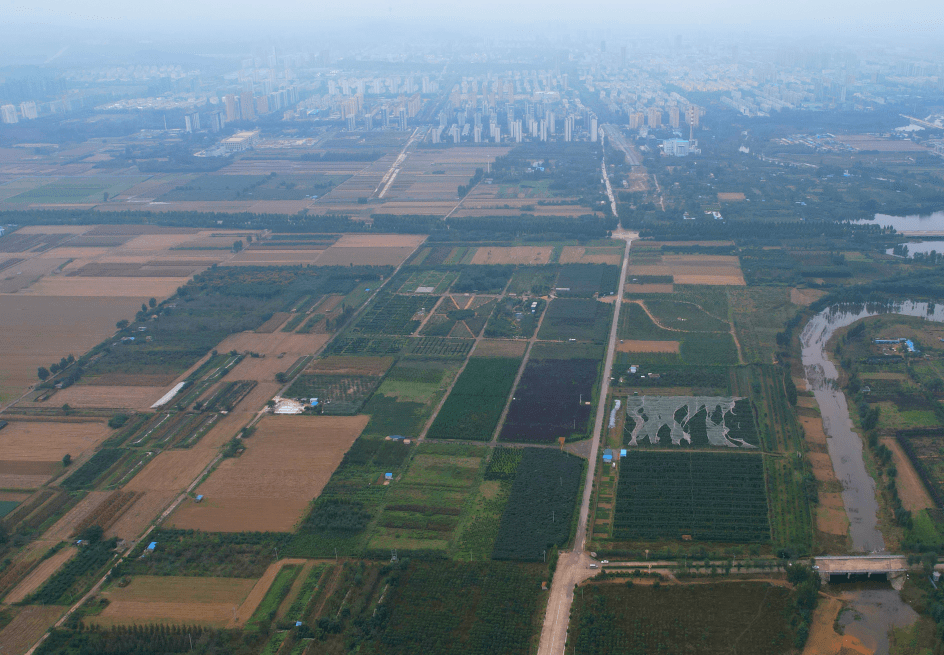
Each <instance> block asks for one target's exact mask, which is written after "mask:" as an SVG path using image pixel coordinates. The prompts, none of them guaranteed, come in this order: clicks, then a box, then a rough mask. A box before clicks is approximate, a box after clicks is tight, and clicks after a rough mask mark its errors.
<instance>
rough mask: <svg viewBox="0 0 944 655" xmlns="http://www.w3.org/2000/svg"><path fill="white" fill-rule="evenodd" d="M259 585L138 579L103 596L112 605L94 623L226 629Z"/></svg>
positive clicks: (171, 578)
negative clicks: (198, 626)
mask: <svg viewBox="0 0 944 655" xmlns="http://www.w3.org/2000/svg"><path fill="white" fill-rule="evenodd" d="M270 584H271V583H270ZM255 585H256V581H255V580H246V579H242V578H193V577H176V576H135V577H133V578H132V579H131V583H130V584H129V585H128V586H127V587H118V586H113V587H111V588H110V589H108V590H107V591H105V592H103V593H102V597H103V598H107V599H108V600H109V601H110V602H109V605H108V606H107V607H106V608H105V610H104V611H103V612H102V613H101V614H99V615H98V616H96V617H92V618H91V620H90V621H91V622H92V623H97V624H99V625H105V626H112V625H128V624H138V625H141V624H152V623H175V624H180V623H187V624H190V623H194V624H197V625H210V626H214V627H218V628H222V627H224V626H225V625H226V624H227V623H229V622H230V621H232V619H233V608H234V607H236V606H238V605H240V604H242V603H243V602H245V600H246V597H247V596H248V595H249V593H250V592H251V591H252V589H253V587H254V586H255Z"/></svg>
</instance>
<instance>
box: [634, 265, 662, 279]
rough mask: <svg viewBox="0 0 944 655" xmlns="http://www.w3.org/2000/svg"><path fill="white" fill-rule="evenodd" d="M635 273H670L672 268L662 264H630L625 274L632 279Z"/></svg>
mask: <svg viewBox="0 0 944 655" xmlns="http://www.w3.org/2000/svg"><path fill="white" fill-rule="evenodd" d="M636 275H669V276H671V275H672V269H671V268H669V267H668V266H666V265H664V264H630V265H629V267H628V269H627V271H626V276H627V277H628V278H630V279H632V278H633V277H634V276H636Z"/></svg>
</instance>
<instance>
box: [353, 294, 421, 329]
mask: <svg viewBox="0 0 944 655" xmlns="http://www.w3.org/2000/svg"><path fill="white" fill-rule="evenodd" d="M437 300H439V296H426V295H423V296H401V295H397V294H393V293H389V292H386V291H383V292H381V293H380V294H379V295H378V296H377V298H376V299H375V300H374V302H373V304H371V306H370V307H368V308H367V310H366V311H365V312H364V314H363V316H361V319H360V320H359V321H358V322H357V324H356V325H355V326H354V327H353V328H351V334H390V335H396V334H412V333H413V332H415V331H416V329H417V328H418V327H419V326H420V323H421V322H422V320H423V318H425V317H426V314H428V313H429V312H431V311H433V307H434V306H435V305H436V301H437Z"/></svg>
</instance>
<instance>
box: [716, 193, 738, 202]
mask: <svg viewBox="0 0 944 655" xmlns="http://www.w3.org/2000/svg"><path fill="white" fill-rule="evenodd" d="M734 200H744V194H743V193H741V192H739V191H735V192H728V193H724V192H721V193H718V201H719V202H732V201H734Z"/></svg>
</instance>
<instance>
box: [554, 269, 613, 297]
mask: <svg viewBox="0 0 944 655" xmlns="http://www.w3.org/2000/svg"><path fill="white" fill-rule="evenodd" d="M554 288H555V290H556V291H557V295H559V296H575V297H578V298H589V297H591V296H593V295H594V294H595V293H599V294H600V295H601V296H608V295H612V294H614V293H616V292H617V291H618V290H619V268H617V267H616V266H610V265H607V264H564V265H563V266H561V270H560V275H558V276H557V282H556V284H555V287H554Z"/></svg>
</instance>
